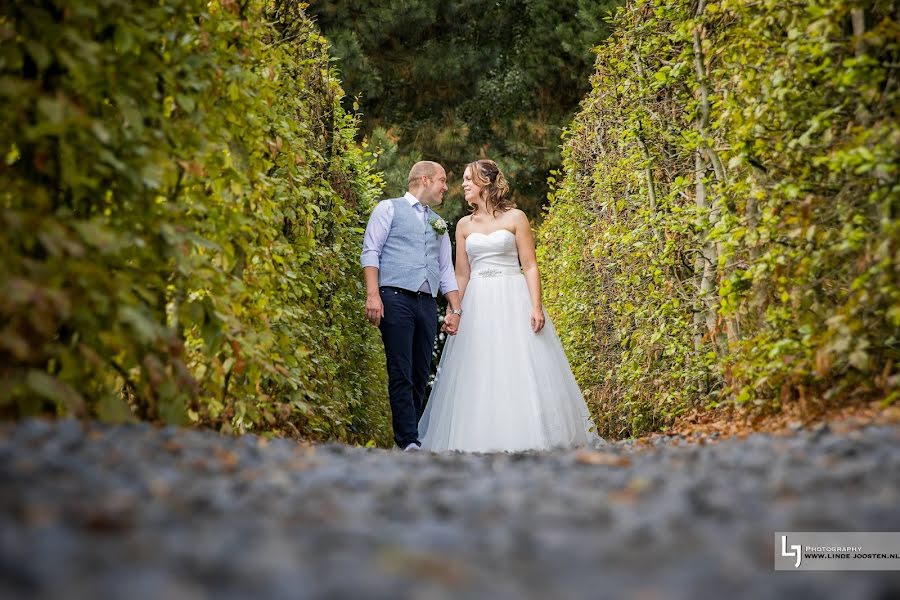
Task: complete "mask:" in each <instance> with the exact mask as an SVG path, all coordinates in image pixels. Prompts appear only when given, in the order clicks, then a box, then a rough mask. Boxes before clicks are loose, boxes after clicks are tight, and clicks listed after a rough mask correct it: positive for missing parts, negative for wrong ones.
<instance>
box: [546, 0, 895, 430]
mask: <svg viewBox="0 0 900 600" xmlns="http://www.w3.org/2000/svg"><path fill="white" fill-rule="evenodd" d="M898 14H900V7H898V3H897V2H896V1H893V0H868V1H850V0H804V1H802V2H800V1H792V0H762V1H760V2H745V1H742V0H720V1H705V0H692V1H688V0H636V1H630V2H628V3H627V5H626V6H625V7H624V8H623V9H621V10H620V11H619V12H618V14H617V16H616V18H615V26H616V33H615V34H614V35H613V36H612V37H611V38H610V39H609V40H608V42H607V43H605V44H603V45H602V46H600V47H599V48H598V49H597V51H598V57H597V63H596V72H595V74H594V76H593V90H592V91H591V93H590V94H589V96H588V97H587V98H586V99H585V100H584V101H583V103H582V108H581V112H580V113H579V115H578V116H577V118H576V119H575V121H574V123H573V124H572V126H571V128H570V129H569V131H568V132H567V133H566V140H565V147H564V169H563V172H562V173H560V174H557V179H558V181H556V182H555V191H554V192H553V194H552V197H551V207H550V209H549V212H548V214H547V218H546V222H545V223H544V224H543V226H542V228H541V231H540V236H539V239H540V242H541V251H540V260H541V265H542V272H543V274H544V276H545V280H546V288H547V290H546V297H547V298H546V302H547V306H548V309H549V311H550V312H551V314H552V315H553V316H554V318H555V319H556V323H557V326H558V329H559V330H560V331H561V333H562V335H563V336H564V344H565V346H566V349H567V351H568V353H569V356H570V359H571V362H572V364H573V368H574V371H575V373H576V376H577V378H578V379H579V382H580V383H581V385H582V388H583V389H585V390H586V392H587V397H588V400H589V403H590V404H591V405H592V407H593V409H594V411H595V416H596V418H597V421H598V423H599V425H600V428H601V429H602V433H604V434H606V435H609V436H612V437H618V436H627V435H634V434H639V433H641V432H646V431H651V430H655V429H659V428H661V427H663V426H665V425H666V424H667V423H669V422H670V421H671V420H672V419H673V418H674V417H675V416H677V415H678V414H680V413H682V412H683V411H685V410H687V409H701V410H702V409H706V408H712V407H716V406H720V405H722V404H725V405H729V404H737V405H740V406H744V407H750V408H752V409H754V410H758V411H773V410H778V409H779V408H781V407H784V406H785V405H786V404H788V403H800V404H801V407H802V408H804V409H809V410H812V409H815V408H817V407H821V406H823V405H829V404H831V405H834V404H847V403H851V402H854V401H857V400H860V399H882V400H883V401H884V402H885V403H891V402H894V401H895V400H896V398H897V396H898V388H900V375H898V374H897V362H898V357H900V266H898V265H900V260H898V259H900V220H898V212H900V184H898V160H900V114H898V113H900V91H898V85H900V78H898V72H897V65H898V62H900V17H898Z"/></svg>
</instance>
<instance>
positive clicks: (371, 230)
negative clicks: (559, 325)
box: [361, 161, 462, 450]
mask: <svg viewBox="0 0 900 600" xmlns="http://www.w3.org/2000/svg"><path fill="white" fill-rule="evenodd" d="M407 183H408V190H409V191H407V192H406V194H405V195H404V196H403V197H402V198H392V199H390V200H383V201H381V202H379V203H378V205H377V206H376V207H375V210H374V211H372V216H371V217H369V224H368V226H367V227H366V234H365V237H364V238H363V250H362V257H361V262H362V266H363V273H364V275H365V279H366V319H368V320H369V322H370V323H372V324H374V325H376V326H377V327H379V328H380V329H381V339H382V341H383V342H384V353H385V355H386V356H387V373H388V395H389V397H390V401H391V417H392V423H393V426H394V441H395V442H396V443H397V445H398V446H399V447H400V448H403V449H404V450H418V449H419V448H420V447H421V444H420V443H419V431H418V424H419V418H421V416H422V411H424V410H425V386H426V385H427V383H428V375H429V373H430V372H431V352H432V348H433V347H434V338H435V335H436V334H437V302H435V296H437V293H438V287H440V291H441V292H442V293H443V294H444V296H446V298H447V301H448V303H449V304H450V306H449V308H448V309H447V317H446V319H445V326H446V329H447V332H448V333H450V334H451V335H455V334H456V329H457V328H458V327H459V318H460V315H462V310H460V307H459V291H458V290H459V288H458V287H457V285H456V277H455V276H454V273H453V262H452V260H451V257H450V236H449V234H448V233H447V224H446V223H445V222H444V220H443V219H441V218H440V217H439V216H438V215H437V214H435V213H434V212H433V211H432V210H431V209H432V207H436V206H440V204H441V201H442V199H443V197H444V192H446V191H447V174H446V173H445V172H444V168H443V167H442V166H441V165H439V164H438V163H436V162H431V161H421V162H417V163H416V164H414V165H413V167H412V169H410V171H409V177H408V179H407Z"/></svg>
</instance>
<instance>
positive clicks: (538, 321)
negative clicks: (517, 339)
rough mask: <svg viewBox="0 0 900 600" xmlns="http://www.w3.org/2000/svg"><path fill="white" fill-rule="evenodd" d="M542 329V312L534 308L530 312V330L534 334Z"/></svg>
mask: <svg viewBox="0 0 900 600" xmlns="http://www.w3.org/2000/svg"><path fill="white" fill-rule="evenodd" d="M543 328H544V311H543V309H541V308H535V309H532V311H531V330H532V331H533V332H535V333H537V332H539V331H540V330H541V329H543Z"/></svg>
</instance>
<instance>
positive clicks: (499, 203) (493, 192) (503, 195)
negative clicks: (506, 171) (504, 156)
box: [466, 159, 516, 214]
mask: <svg viewBox="0 0 900 600" xmlns="http://www.w3.org/2000/svg"><path fill="white" fill-rule="evenodd" d="M466 168H467V169H469V173H471V174H472V181H473V182H474V183H475V185H477V186H479V187H480V188H481V198H482V199H483V200H484V202H485V204H486V205H487V209H488V210H489V211H491V214H496V213H498V212H501V213H503V212H506V211H508V210H509V209H511V208H515V207H516V204H515V202H513V201H512V200H511V199H510V197H509V184H508V183H506V177H504V176H503V173H502V172H501V171H500V167H498V166H497V163H495V162H494V161H492V160H487V159H482V160H476V161H475V162H471V163H469V164H468V165H466ZM475 208H476V207H475V205H474V204H470V205H469V210H471V211H472V212H475Z"/></svg>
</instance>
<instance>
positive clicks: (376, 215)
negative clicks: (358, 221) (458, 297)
mask: <svg viewBox="0 0 900 600" xmlns="http://www.w3.org/2000/svg"><path fill="white" fill-rule="evenodd" d="M403 197H404V198H405V199H406V201H407V202H409V205H410V206H412V207H413V208H414V209H415V210H416V212H417V213H418V214H419V215H420V217H421V219H422V222H423V223H424V222H425V221H427V218H428V217H427V216H426V215H427V211H426V210H424V209H425V205H424V204H422V203H421V202H419V199H418V198H416V197H415V196H413V195H412V194H410V193H409V192H406V193H405V194H404V195H403ZM393 221H394V203H393V202H390V201H388V200H383V201H381V202H379V203H378V204H377V205H376V206H375V210H373V211H372V216H371V217H369V224H368V225H366V233H365V235H364V236H363V250H362V256H361V257H360V262H361V263H362V266H363V267H375V268H376V269H377V268H380V265H381V262H380V258H381V248H382V247H383V246H384V242H385V240H386V239H387V237H388V234H389V233H390V232H391V223H393ZM451 253H452V251H451V249H450V234H447V233H445V234H444V235H443V236H441V249H440V252H439V253H438V266H439V267H440V270H441V293H442V294H444V295H447V294H448V293H450V292H455V291H457V290H459V286H458V285H456V275H455V274H454V272H453V260H452V259H451ZM419 289H420V290H422V291H423V292H431V286H429V285H428V282H427V281H425V282H424V283H423V285H422V287H420V288H419Z"/></svg>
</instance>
